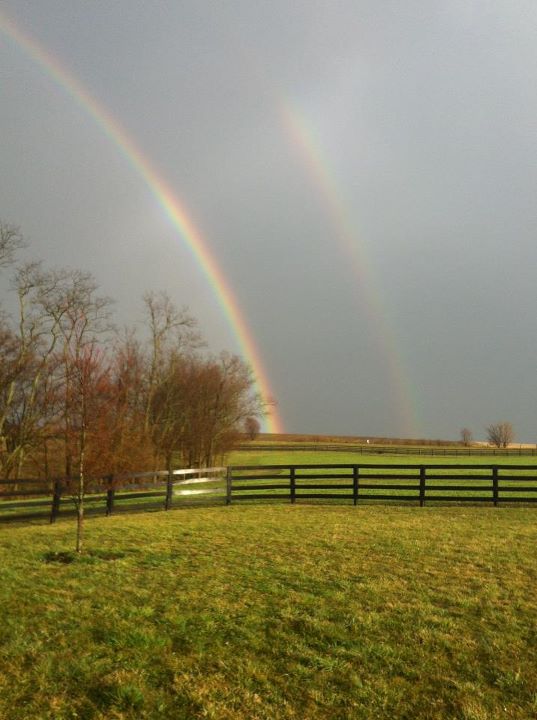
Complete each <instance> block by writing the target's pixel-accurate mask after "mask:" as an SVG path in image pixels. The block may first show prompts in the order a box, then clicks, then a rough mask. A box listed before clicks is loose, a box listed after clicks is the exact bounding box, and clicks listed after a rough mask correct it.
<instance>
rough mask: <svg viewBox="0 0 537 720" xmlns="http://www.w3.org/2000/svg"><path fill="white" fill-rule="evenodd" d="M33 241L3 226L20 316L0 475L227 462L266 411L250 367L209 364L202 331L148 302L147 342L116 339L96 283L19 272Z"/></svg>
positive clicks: (6, 389)
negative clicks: (19, 260)
mask: <svg viewBox="0 0 537 720" xmlns="http://www.w3.org/2000/svg"><path fill="white" fill-rule="evenodd" d="M22 245H23V238H22V236H21V234H20V232H19V231H18V229H17V228H14V227H12V226H9V225H7V224H5V223H4V224H2V223H0V267H3V268H6V267H7V266H11V268H12V270H13V269H14V272H12V282H11V290H12V292H13V293H15V296H16V299H17V307H18V309H17V311H16V316H15V313H14V317H11V318H10V317H8V316H7V314H5V313H4V314H3V315H2V318H1V320H0V443H1V444H0V472H1V473H2V475H3V476H4V477H5V478H13V479H17V478H18V477H20V476H21V475H22V474H32V475H36V476H39V477H45V478H48V477H54V476H59V475H62V476H63V475H65V476H69V477H76V478H80V479H81V482H83V479H84V476H99V475H101V474H110V473H114V474H117V473H122V472H128V471H130V470H144V469H148V470H152V469H155V468H157V467H162V466H163V465H165V466H171V464H172V462H173V463H176V464H179V463H180V464H184V465H189V466H192V465H201V466H209V465H211V464H214V463H215V462H217V461H218V460H219V459H220V458H221V457H222V456H223V455H224V453H226V452H227V451H228V450H229V449H230V448H231V447H232V445H233V443H234V442H235V440H236V438H237V437H238V435H239V433H240V432H242V431H243V430H244V427H245V422H246V421H247V419H248V418H254V419H255V418H256V417H259V416H262V415H263V413H264V410H265V408H264V407H263V403H262V402H261V398H260V397H259V395H257V394H256V393H255V391H254V381H253V377H252V373H251V370H250V369H249V367H248V366H247V365H246V364H245V363H244V362H243V361H242V360H241V359H240V358H238V357H236V356H233V355H229V354H227V353H222V354H220V355H219V356H216V357H215V356H211V355H209V354H208V353H207V352H206V351H204V349H203V343H202V342H201V340H200V337H199V334H198V333H197V331H196V327H195V321H194V319H193V318H192V317H191V315H190V314H189V313H188V311H187V310H185V309H178V308H176V307H175V306H174V305H173V303H172V302H171V300H170V299H169V297H168V296H167V295H166V294H164V293H161V294H154V293H149V294H147V295H146V296H145V297H144V307H145V320H146V321H145V334H144V335H143V337H142V338H140V337H139V336H138V335H137V334H136V333H135V332H134V331H127V332H124V333H123V334H122V335H120V334H118V333H117V332H116V331H115V329H114V327H113V325H112V315H111V310H112V301H111V300H110V298H107V297H103V296H102V295H100V293H99V290H98V287H97V285H96V283H95V281H94V279H93V278H92V276H91V275H90V274H88V273H85V272H82V271H80V270H62V269H53V270H49V269H46V268H44V266H43V265H42V264H41V263H35V262H33V263H26V264H23V265H19V266H16V265H15V258H16V254H17V250H18V249H19V248H20V247H21V246H22Z"/></svg>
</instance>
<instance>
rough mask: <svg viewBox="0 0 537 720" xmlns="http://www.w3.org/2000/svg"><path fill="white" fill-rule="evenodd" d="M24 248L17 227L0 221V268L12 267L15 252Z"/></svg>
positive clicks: (22, 239)
mask: <svg viewBox="0 0 537 720" xmlns="http://www.w3.org/2000/svg"><path fill="white" fill-rule="evenodd" d="M24 246H25V242H24V238H23V236H22V233H21V231H20V229H19V228H18V227H16V226H15V225H9V224H8V223H5V222H2V221H0V267H6V266H7V265H12V264H13V262H14V261H15V253H16V251H17V250H19V249H20V248H22V247H24Z"/></svg>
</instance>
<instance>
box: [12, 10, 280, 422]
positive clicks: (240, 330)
mask: <svg viewBox="0 0 537 720" xmlns="http://www.w3.org/2000/svg"><path fill="white" fill-rule="evenodd" d="M0 30H2V31H3V32H4V34H5V35H6V36H7V37H9V38H10V39H11V40H12V41H13V42H14V43H15V44H16V45H17V46H18V47H20V48H21V49H23V50H24V51H25V52H26V54H27V55H28V56H29V57H30V58H31V59H32V60H34V61H35V62H36V63H37V64H38V65H39V66H40V67H42V68H43V70H44V71H45V72H46V73H47V75H49V76H50V77H52V78H53V79H54V80H55V82H56V83H57V84H58V85H60V86H61V87H62V88H63V89H64V90H65V91H67V92H68V94H69V95H70V96H71V97H72V98H73V99H74V100H75V101H76V102H77V104H78V105H79V106H80V107H81V108H82V109H83V110H84V111H85V112H87V113H88V114H89V115H90V116H91V117H92V118H93V119H94V120H95V122H96V123H97V125H98V126H99V127H100V128H101V129H102V130H103V132H104V133H105V134H106V135H107V137H108V138H109V139H110V140H111V141H112V142H113V144H114V145H115V146H116V147H117V148H118V149H119V150H120V151H121V153H122V155H123V156H124V157H125V158H126V159H127V161H128V163H129V164H130V165H131V167H132V168H133V169H134V170H136V172H137V173H138V174H139V175H140V176H141V177H142V179H143V180H144V182H145V184H146V185H147V187H148V188H149V190H150V191H151V193H152V194H153V195H154V196H155V198H156V199H157V201H158V203H159V204H160V206H161V207H162V208H163V210H164V211H165V213H166V215H167V216H168V218H169V220H170V221H171V223H172V225H173V227H174V228H175V230H176V231H177V233H178V234H179V235H180V237H181V238H182V239H183V240H184V242H185V243H186V245H187V246H188V247H189V249H190V251H191V252H192V254H193V256H194V258H195V260H196V262H197V264H198V265H199V267H200V268H201V270H202V271H203V273H204V275H205V277H206V278H207V280H208V281H209V284H210V285H211V287H212V289H213V292H214V294H215V296H216V298H217V301H218V304H219V305H220V308H221V310H222V312H223V313H224V315H225V317H226V320H227V322H228V324H229V326H230V328H231V330H232V331H233V334H234V336H235V338H236V340H237V343H238V345H239V347H240V350H241V353H242V354H243V355H244V357H245V359H246V360H247V362H248V363H249V364H250V366H251V367H252V370H253V372H254V376H255V378H256V384H257V388H258V391H259V393H260V395H261V397H262V399H263V401H264V402H265V403H267V404H268V405H269V413H268V416H267V419H266V421H265V422H266V426H267V430H268V432H273V433H281V432H283V424H282V421H281V418H280V415H279V413H278V411H277V409H276V407H275V406H274V405H271V403H272V392H271V390H270V383H269V380H268V376H267V373H266V371H265V369H264V367H263V363H262V361H261V357H260V355H259V351H258V349H257V347H256V344H255V342H254V339H253V336H252V333H251V331H250V330H249V328H248V326H247V324H246V321H245V319H244V316H243V314H242V312H241V310H240V308H239V305H238V303H237V299H236V297H235V295H234V293H233V291H232V289H231V287H230V286H229V283H228V282H227V280H226V278H225V277H224V274H223V273H222V270H221V269H220V267H219V266H218V263H217V262H216V259H215V257H214V255H213V254H212V252H211V251H210V249H209V247H208V245H207V243H206V241H205V240H204V238H203V237H202V235H201V234H200V232H199V230H198V229H197V228H196V226H195V224H194V223H193V221H192V219H191V218H190V217H189V214H188V212H187V210H186V208H185V207H184V204H182V203H181V202H180V201H179V200H178V198H177V197H176V196H175V195H174V192H173V190H172V189H171V188H170V187H169V185H167V184H166V182H165V181H164V179H163V178H162V176H161V175H160V174H159V173H158V172H157V171H156V170H155V168H154V167H153V166H152V165H151V163H150V162H149V160H148V158H147V157H146V156H144V155H143V153H142V151H141V150H140V149H139V148H138V147H137V145H136V144H135V143H134V141H133V140H132V138H130V137H129V135H128V134H127V132H126V131H125V129H124V128H123V127H122V126H121V125H120V123H119V122H118V120H117V119H116V118H115V117H114V116H113V115H112V114H111V113H110V112H109V111H108V110H107V109H106V108H105V107H103V105H102V104H101V103H100V102H99V101H98V100H96V99H95V98H94V97H93V96H92V95H91V94H90V93H89V92H88V90H86V88H85V87H84V86H83V85H82V84H81V83H80V81H79V80H78V79H77V78H75V76H74V75H72V73H70V72H69V71H68V70H66V69H65V67H63V66H62V65H61V63H60V62H59V61H58V60H57V59H56V58H55V57H53V56H52V55H51V54H50V53H49V52H48V51H47V50H45V48H44V47H42V46H41V45H40V44H39V43H38V42H37V41H36V40H35V39H34V38H33V37H30V36H29V35H28V34H27V33H26V32H23V31H22V30H21V29H20V28H19V27H17V26H16V25H15V23H13V21H11V20H8V18H7V17H6V16H5V15H4V14H3V13H2V12H0Z"/></svg>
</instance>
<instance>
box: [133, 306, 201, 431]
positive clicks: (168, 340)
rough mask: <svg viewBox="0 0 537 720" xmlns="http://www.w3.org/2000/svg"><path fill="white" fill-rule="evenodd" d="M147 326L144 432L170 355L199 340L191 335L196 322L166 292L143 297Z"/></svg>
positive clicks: (194, 335)
mask: <svg viewBox="0 0 537 720" xmlns="http://www.w3.org/2000/svg"><path fill="white" fill-rule="evenodd" d="M144 303H145V308H146V312H147V325H148V327H149V332H150V336H151V346H150V358H149V371H148V376H147V391H146V411H145V430H146V432H147V431H149V424H150V416H151V406H152V403H153V396H154V393H155V390H156V387H157V384H158V382H159V381H160V380H161V379H162V372H163V369H164V367H165V366H166V364H167V360H168V358H169V354H170V353H172V354H173V353H177V352H178V351H181V350H183V348H185V347H193V346H194V345H195V344H196V343H197V342H198V341H199V338H198V336H197V335H196V334H194V333H193V332H192V329H193V328H194V327H195V325H196V321H195V320H194V318H193V317H192V316H191V315H190V313H189V312H188V310H187V309H186V308H181V309H179V308H177V307H176V306H175V305H174V304H173V302H172V301H171V299H170V297H169V295H168V294H167V293H164V292H161V293H158V294H157V293H154V292H148V293H146V294H145V295H144Z"/></svg>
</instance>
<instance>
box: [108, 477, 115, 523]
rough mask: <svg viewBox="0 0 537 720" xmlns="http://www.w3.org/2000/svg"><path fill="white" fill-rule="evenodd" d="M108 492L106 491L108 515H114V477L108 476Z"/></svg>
mask: <svg viewBox="0 0 537 720" xmlns="http://www.w3.org/2000/svg"><path fill="white" fill-rule="evenodd" d="M107 480H108V490H107V491H106V515H107V516H108V515H112V513H113V512H114V500H115V497H116V489H115V487H114V476H113V475H108V477H107Z"/></svg>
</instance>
